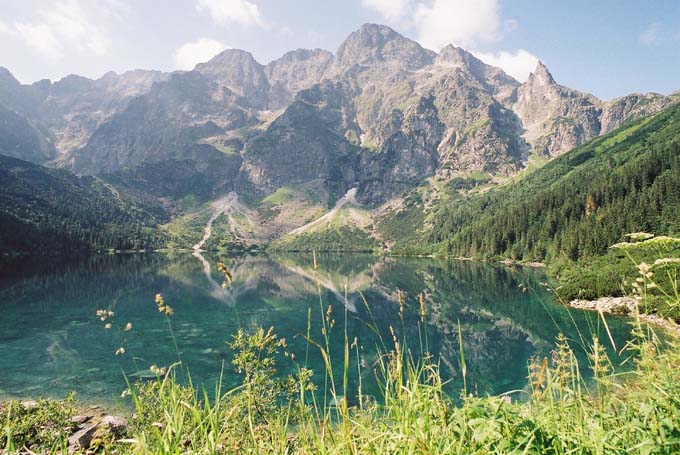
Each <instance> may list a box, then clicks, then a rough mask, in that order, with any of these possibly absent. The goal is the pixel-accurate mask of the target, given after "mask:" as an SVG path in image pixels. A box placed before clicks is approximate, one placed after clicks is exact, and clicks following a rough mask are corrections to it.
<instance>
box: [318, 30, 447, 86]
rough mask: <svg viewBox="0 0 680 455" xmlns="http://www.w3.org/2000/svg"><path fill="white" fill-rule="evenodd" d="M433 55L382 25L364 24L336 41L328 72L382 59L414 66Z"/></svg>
mask: <svg viewBox="0 0 680 455" xmlns="http://www.w3.org/2000/svg"><path fill="white" fill-rule="evenodd" d="M435 56H436V54H435V53H434V52H432V51H429V50H427V49H425V48H423V47H422V46H421V45H420V44H418V43H416V42H415V41H412V40H410V39H408V38H406V37H404V36H403V35H401V34H399V33H397V32H396V31H394V30H393V29H391V28H390V27H388V26H386V25H377V24H364V25H362V26H361V28H359V30H357V31H355V32H353V33H352V34H351V35H349V37H348V38H347V39H346V40H345V41H343V43H342V44H341V45H340V47H339V48H338V51H337V53H336V56H335V59H334V62H333V65H332V69H331V71H330V72H331V73H332V74H337V73H342V72H344V71H346V70H347V69H350V68H352V67H354V66H370V65H376V64H378V65H379V64H385V63H387V64H390V63H392V64H399V65H400V66H401V67H403V69H406V70H415V69H419V68H422V67H424V66H426V65H429V64H431V63H432V62H433V61H434V58H435Z"/></svg>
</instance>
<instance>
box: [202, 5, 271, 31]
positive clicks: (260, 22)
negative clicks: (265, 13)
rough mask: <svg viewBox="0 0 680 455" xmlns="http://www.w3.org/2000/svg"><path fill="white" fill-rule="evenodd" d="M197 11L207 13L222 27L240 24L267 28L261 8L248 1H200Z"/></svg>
mask: <svg viewBox="0 0 680 455" xmlns="http://www.w3.org/2000/svg"><path fill="white" fill-rule="evenodd" d="M196 9H197V10H198V11H199V12H203V11H206V12H207V13H208V14H209V15H210V17H211V18H212V20H214V21H215V22H216V23H218V24H220V25H224V24H240V25H247V26H257V27H262V28H267V27H268V25H267V23H266V22H265V20H264V19H263V18H262V14H261V13H260V8H259V7H258V6H257V5H256V4H254V3H252V2H249V1H248V0H198V1H197V4H196Z"/></svg>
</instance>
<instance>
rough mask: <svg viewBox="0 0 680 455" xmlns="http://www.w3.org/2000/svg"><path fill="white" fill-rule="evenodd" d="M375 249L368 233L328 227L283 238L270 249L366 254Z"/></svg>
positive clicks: (355, 229) (346, 227) (357, 229)
mask: <svg viewBox="0 0 680 455" xmlns="http://www.w3.org/2000/svg"><path fill="white" fill-rule="evenodd" d="M375 248H376V242H375V240H374V239H373V238H372V237H371V236H370V235H369V233H368V232H366V231H364V230H362V229H359V228H356V227H354V226H338V227H329V228H327V229H324V230H322V231H312V232H303V233H301V234H298V235H297V236H295V237H294V238H292V239H287V238H285V237H284V238H283V239H281V240H279V241H277V242H275V243H274V244H273V245H272V247H271V249H272V250H279V251H312V250H314V251H329V252H331V251H345V252H350V251H353V252H367V251H373V250H374V249H375Z"/></svg>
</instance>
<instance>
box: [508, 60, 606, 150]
mask: <svg viewBox="0 0 680 455" xmlns="http://www.w3.org/2000/svg"><path fill="white" fill-rule="evenodd" d="M512 109H513V110H514V111H515V112H516V113H517V115H518V117H519V118H520V120H521V121H522V125H523V127H524V130H525V132H524V135H523V137H524V139H525V140H526V141H527V142H528V143H529V144H531V147H532V149H533V150H535V151H536V152H537V153H538V154H540V155H543V156H548V157H553V156H557V155H560V154H562V153H564V152H566V151H568V150H571V149H572V148H574V147H576V146H578V145H580V144H582V143H583V142H585V141H586V140H588V139H591V138H593V137H595V136H597V135H598V134H600V131H601V127H600V113H601V109H600V101H599V100H598V99H597V98H595V97H594V96H592V95H590V94H587V93H582V92H579V91H577V90H572V89H569V88H566V87H563V86H561V85H558V84H557V83H556V82H555V80H554V79H553V77H552V75H551V74H550V72H549V71H548V69H547V68H546V67H545V65H544V64H543V63H541V62H539V63H538V66H537V67H536V70H534V72H533V73H531V74H530V75H529V79H528V80H527V81H526V82H525V83H524V84H522V85H521V86H520V87H519V88H518V89H517V101H516V102H515V104H514V105H513V106H512Z"/></svg>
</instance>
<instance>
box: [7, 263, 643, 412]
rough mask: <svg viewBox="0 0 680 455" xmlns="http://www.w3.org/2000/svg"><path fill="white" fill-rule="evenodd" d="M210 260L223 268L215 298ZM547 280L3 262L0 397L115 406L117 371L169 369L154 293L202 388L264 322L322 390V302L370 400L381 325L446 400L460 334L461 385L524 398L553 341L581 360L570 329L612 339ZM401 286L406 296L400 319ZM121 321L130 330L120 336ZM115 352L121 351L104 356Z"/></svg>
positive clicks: (474, 271)
mask: <svg viewBox="0 0 680 455" xmlns="http://www.w3.org/2000/svg"><path fill="white" fill-rule="evenodd" d="M218 261H223V262H225V263H226V264H227V266H228V267H229V268H230V269H231V271H232V273H233V277H234V281H233V283H231V285H230V286H229V287H227V288H226V289H223V288H222V287H221V286H220V284H221V283H222V278H223V277H222V276H220V274H219V273H218V272H217V270H216V268H215V264H216V263H217V262H218ZM545 281H546V277H545V276H544V274H543V273H542V272H541V271H540V270H534V269H528V268H510V267H506V266H502V265H495V264H486V263H477V262H465V261H440V260H432V259H397V258H387V259H382V258H378V257H374V256H370V255H320V256H319V258H318V270H316V271H315V270H314V267H313V261H312V256H311V254H299V255H286V256H276V257H271V256H264V255H262V256H242V257H226V256H222V257H218V256H210V255H208V254H204V256H200V255H192V254H190V253H186V254H176V255H164V254H136V255H111V256H99V257H95V258H92V259H89V260H86V261H82V262H80V263H76V264H58V265H54V264H49V263H41V264H35V263H32V264H10V265H8V266H5V267H4V268H2V269H0V351H1V352H2V355H0V397H36V396H52V397H64V396H66V395H67V394H68V393H69V392H70V391H72V390H74V391H76V392H77V394H78V396H79V397H80V398H81V399H82V400H85V401H95V402H115V401H116V400H119V399H118V398H117V397H118V396H119V395H120V393H121V391H122V390H123V389H124V388H125V380H124V376H123V375H124V374H125V375H128V376H129V377H130V378H133V379H134V378H136V377H139V376H145V375H148V370H149V367H150V366H151V365H152V364H156V365H159V366H167V365H170V364H172V363H173V362H175V361H177V358H178V355H177V351H176V349H175V346H174V343H173V337H172V335H171V331H170V328H169V326H168V321H167V319H166V318H165V316H164V315H161V314H160V313H159V312H158V310H157V308H156V305H155V303H154V296H155V295H156V294H157V293H161V294H162V295H163V297H164V298H165V301H166V303H167V304H168V305H170V306H171V307H172V308H173V309H174V315H173V316H172V317H171V318H170V323H171V326H172V333H174V337H175V340H176V341H177V346H178V350H179V354H180V357H181V359H182V360H183V362H184V364H185V365H187V366H188V368H189V370H190V372H191V375H192V379H193V381H194V383H195V384H201V385H204V386H206V388H208V389H211V388H212V387H213V385H214V384H215V381H216V380H217V378H218V377H219V375H220V372H221V371H222V370H224V377H225V380H224V382H225V384H226V386H227V387H228V386H233V385H236V384H237V383H238V381H239V376H238V375H237V374H236V373H235V372H234V371H233V368H232V366H231V364H230V359H231V352H230V350H229V347H228V346H227V342H228V341H229V340H230V339H231V336H232V335H233V334H234V333H236V331H237V330H238V328H239V327H242V328H244V329H250V328H254V327H257V326H262V327H265V328H268V327H270V326H273V327H274V329H275V331H276V333H278V334H279V335H280V336H282V337H285V338H286V339H287V340H288V345H289V347H288V351H289V352H291V353H293V354H295V356H296V361H297V362H298V364H304V362H305V358H306V359H307V364H308V366H309V367H310V368H311V369H313V370H315V371H316V376H315V378H316V380H317V381H322V380H323V373H322V365H323V363H322V358H321V355H320V353H319V351H318V349H316V348H314V347H313V346H310V345H309V344H308V343H307V342H306V341H305V339H304V336H303V335H304V334H306V333H307V330H308V324H309V326H310V329H309V330H310V334H311V337H312V338H313V339H315V340H317V341H319V342H321V341H322V340H323V336H322V333H321V328H322V323H321V321H322V319H323V318H324V316H325V313H326V312H327V310H328V306H329V305H331V306H332V316H331V318H332V319H335V321H336V322H335V326H334V328H333V330H332V331H331V333H330V339H331V357H332V358H333V359H335V361H336V362H337V364H338V367H337V370H338V374H341V370H342V368H341V366H340V365H341V363H342V358H343V350H344V328H345V322H344V321H345V315H346V320H347V334H348V339H349V340H350V341H352V340H354V339H355V337H356V339H357V341H358V345H359V346H360V352H359V357H360V358H359V359H357V358H356V357H357V355H356V353H354V352H353V353H352V356H351V362H352V365H355V367H354V368H352V369H351V370H350V373H351V376H350V388H351V387H355V386H356V384H357V383H358V380H359V374H361V377H362V380H363V383H364V387H365V388H366V389H367V390H368V393H370V392H371V390H373V391H375V389H374V388H373V389H372V387H373V386H372V384H373V380H372V378H373V377H374V369H373V365H374V364H375V361H376V359H377V358H378V356H379V350H378V346H380V343H381V341H380V340H381V338H382V340H383V341H384V343H385V345H387V348H388V349H389V348H390V347H391V343H392V342H391V340H392V336H391V335H390V327H392V328H393V329H394V330H395V332H396V333H397V334H398V336H399V338H400V339H401V341H402V344H406V345H408V346H409V347H410V349H411V350H412V352H413V355H414V356H416V357H417V356H419V355H421V353H422V352H423V351H427V352H429V353H431V354H432V355H433V356H435V358H436V359H439V361H440V365H441V370H442V375H443V376H444V379H445V380H448V381H450V382H449V384H448V386H447V387H448V388H449V390H451V391H452V393H456V392H457V391H458V390H460V387H461V386H462V376H461V373H460V363H459V359H460V352H459V328H460V332H461V337H462V342H463V349H464V353H465V359H466V363H467V374H468V378H467V383H468V387H469V388H470V389H474V390H476V391H477V392H479V393H492V394H496V393H502V392H506V391H509V390H516V389H523V388H525V387H526V386H527V380H526V377H527V365H528V363H529V361H530V359H531V358H532V357H542V356H548V355H550V350H551V349H552V347H553V346H554V340H555V337H556V336H557V334H558V333H559V332H564V333H565V334H566V335H567V337H569V338H570V339H571V340H573V342H574V346H577V352H578V354H579V356H580V359H581V361H582V362H586V356H585V354H584V351H583V349H582V348H580V347H578V346H580V345H581V341H580V337H581V335H580V334H583V335H585V336H586V338H587V341H588V340H590V335H589V334H590V333H593V332H596V333H600V335H601V336H600V339H601V340H602V341H603V343H605V344H607V345H609V344H610V343H609V342H608V341H607V340H608V337H607V335H606V334H605V331H604V328H603V327H602V326H601V321H600V320H599V319H598V317H597V315H596V314H592V313H585V312H581V311H576V310H567V309H566V308H565V307H563V306H561V305H558V304H556V303H554V302H553V300H552V297H551V294H550V293H549V292H547V291H546V290H545V289H544V285H542V284H541V283H544V282H545ZM345 285H346V286H347V298H346V299H345V297H344V288H345ZM398 290H401V291H402V292H403V293H404V295H405V306H404V311H403V317H400V314H399V303H398V301H397V298H396V294H397V291H398ZM421 292H422V293H423V294H424V295H425V300H426V308H427V309H426V313H427V314H426V318H425V319H426V320H425V324H421V323H420V321H421V319H420V308H419V304H418V299H417V295H418V294H419V293H421ZM362 295H363V296H364V297H365V299H366V302H367V303H368V307H367V306H366V304H365V303H364V301H363V299H362ZM98 309H107V310H111V311H113V312H114V313H115V315H114V317H113V319H112V321H111V322H112V327H111V329H105V328H104V324H105V323H104V322H101V321H100V320H99V319H98V318H97V316H96V312H97V310H98ZM345 309H346V312H345ZM127 323H131V324H132V329H131V330H130V331H127V332H126V331H124V330H123V327H124V326H125V325H126V324H127ZM608 325H609V328H610V330H611V332H612V335H613V338H614V341H615V343H616V344H617V348H620V347H622V346H623V343H624V342H625V340H626V338H627V336H628V333H629V331H630V330H629V326H628V325H627V322H626V321H625V320H624V319H620V318H608ZM119 347H124V348H125V351H126V352H125V354H123V355H115V352H116V350H117V349H118V348H119ZM357 363H358V364H360V365H361V366H360V368H359V370H360V373H359V372H358V371H357V368H356V365H357ZM278 366H279V369H280V371H281V372H284V373H287V372H293V371H295V368H296V364H295V363H294V362H293V361H292V360H290V358H285V357H283V356H281V359H280V361H279V365H278Z"/></svg>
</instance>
